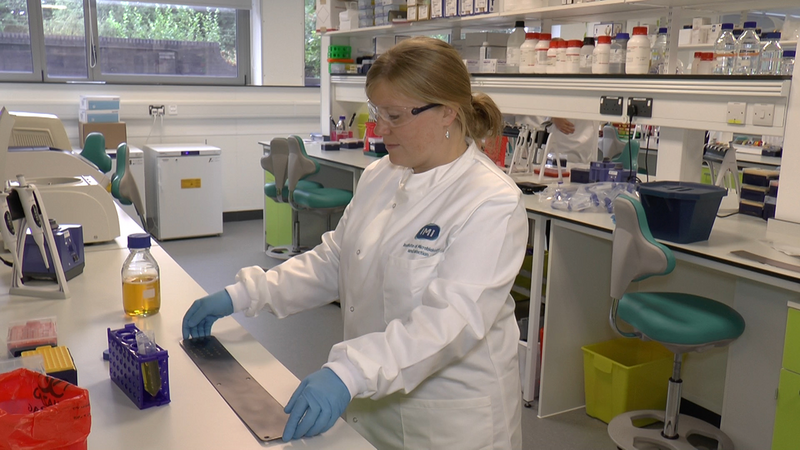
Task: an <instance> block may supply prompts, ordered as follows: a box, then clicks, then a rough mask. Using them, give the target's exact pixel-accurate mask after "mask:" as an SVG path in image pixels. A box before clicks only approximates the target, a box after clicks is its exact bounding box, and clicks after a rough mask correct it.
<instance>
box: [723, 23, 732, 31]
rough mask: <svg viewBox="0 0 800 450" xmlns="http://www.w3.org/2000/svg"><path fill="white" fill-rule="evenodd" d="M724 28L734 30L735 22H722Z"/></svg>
mask: <svg viewBox="0 0 800 450" xmlns="http://www.w3.org/2000/svg"><path fill="white" fill-rule="evenodd" d="M722 29H723V30H732V29H733V24H732V23H723V24H722Z"/></svg>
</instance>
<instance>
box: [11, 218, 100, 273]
mask: <svg viewBox="0 0 800 450" xmlns="http://www.w3.org/2000/svg"><path fill="white" fill-rule="evenodd" d="M48 226H49V227H50V230H51V231H52V233H53V239H54V240H55V243H56V253H57V254H58V258H59V259H60V260H61V267H62V268H63V269H64V277H65V278H66V280H67V281H69V280H71V279H73V278H75V277H76V276H78V275H80V274H81V273H83V268H84V266H85V263H84V258H83V228H82V227H81V226H80V225H74V224H70V225H68V224H63V225H59V224H58V223H56V222H55V221H54V220H53V219H50V223H49V225H48ZM24 245H25V251H26V253H27V257H26V258H25V260H24V261H22V277H23V278H24V279H26V280H28V279H36V280H52V281H56V272H55V268H54V265H53V264H52V261H51V260H50V252H49V251H48V250H49V249H48V245H49V244H47V242H45V244H44V247H45V253H46V254H47V261H48V262H47V263H45V261H43V260H42V257H41V256H40V254H39V253H38V252H36V249H35V248H34V247H35V246H36V242H35V241H34V240H33V236H32V235H31V234H30V233H29V234H28V235H27V236H26V237H25V244H24Z"/></svg>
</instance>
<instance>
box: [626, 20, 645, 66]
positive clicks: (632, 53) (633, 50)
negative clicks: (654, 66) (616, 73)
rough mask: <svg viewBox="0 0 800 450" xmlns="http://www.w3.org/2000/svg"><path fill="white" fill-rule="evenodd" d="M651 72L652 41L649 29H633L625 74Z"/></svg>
mask: <svg viewBox="0 0 800 450" xmlns="http://www.w3.org/2000/svg"><path fill="white" fill-rule="evenodd" d="M648 71H650V39H649V38H648V37H647V27H633V37H632V38H631V39H630V40H629V41H628V51H627V53H626V55H625V73H627V74H629V75H640V74H645V73H647V72H648Z"/></svg>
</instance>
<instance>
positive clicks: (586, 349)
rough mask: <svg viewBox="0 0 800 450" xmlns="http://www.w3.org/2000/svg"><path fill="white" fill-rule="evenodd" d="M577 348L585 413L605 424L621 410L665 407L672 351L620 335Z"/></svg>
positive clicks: (654, 343) (652, 342) (655, 344)
mask: <svg viewBox="0 0 800 450" xmlns="http://www.w3.org/2000/svg"><path fill="white" fill-rule="evenodd" d="M581 348H582V349H583V374H584V388H585V391H586V414H588V415H590V416H592V417H594V418H597V419H600V420H602V421H603V422H605V423H608V422H610V421H611V419H613V418H614V417H616V416H618V415H619V414H622V413H624V412H628V411H638V410H642V409H660V410H663V409H664V408H665V407H666V404H667V388H668V386H669V383H668V382H669V377H670V376H671V375H672V362H673V354H672V352H670V351H669V350H667V349H666V348H664V346H662V345H661V344H659V343H658V342H654V341H648V342H644V341H642V340H639V339H631V338H621V339H614V340H612V341H607V342H601V343H599V344H592V345H586V346H583V347H581Z"/></svg>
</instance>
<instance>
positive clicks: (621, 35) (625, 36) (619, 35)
mask: <svg viewBox="0 0 800 450" xmlns="http://www.w3.org/2000/svg"><path fill="white" fill-rule="evenodd" d="M630 38H631V35H630V34H628V33H617V37H615V38H614V39H618V40H619V39H623V40H625V39H630Z"/></svg>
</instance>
